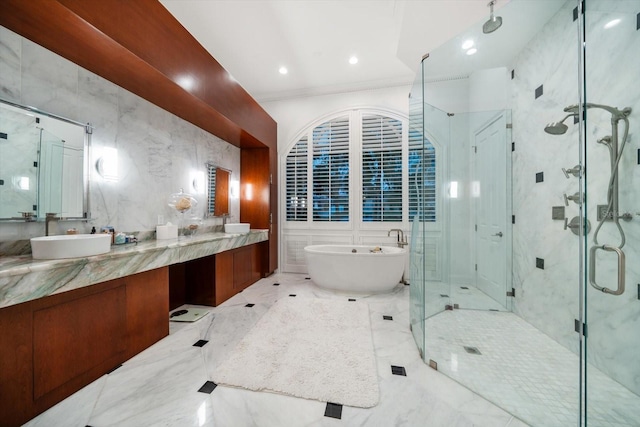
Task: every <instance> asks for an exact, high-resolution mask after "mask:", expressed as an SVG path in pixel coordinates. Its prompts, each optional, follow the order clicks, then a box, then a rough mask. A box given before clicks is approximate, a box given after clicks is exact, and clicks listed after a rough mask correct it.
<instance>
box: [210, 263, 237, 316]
mask: <svg viewBox="0 0 640 427" xmlns="http://www.w3.org/2000/svg"><path fill="white" fill-rule="evenodd" d="M233 252H234V251H226V252H220V253H219V254H216V301H215V305H220V304H222V303H223V302H225V301H226V300H228V299H229V298H231V297H232V296H234V295H235V294H236V292H237V291H236V290H235V289H234V287H233V282H234V263H233Z"/></svg>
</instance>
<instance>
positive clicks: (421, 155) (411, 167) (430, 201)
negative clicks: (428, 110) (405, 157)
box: [407, 126, 436, 222]
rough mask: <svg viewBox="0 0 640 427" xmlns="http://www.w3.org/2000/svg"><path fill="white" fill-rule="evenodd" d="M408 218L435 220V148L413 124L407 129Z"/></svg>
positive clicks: (426, 220)
mask: <svg viewBox="0 0 640 427" xmlns="http://www.w3.org/2000/svg"><path fill="white" fill-rule="evenodd" d="M407 166H408V167H407V170H408V174H409V220H410V221H413V220H414V218H415V217H416V215H417V216H418V221H421V222H435V221H436V150H435V149H434V147H433V145H432V144H431V142H430V141H429V140H428V139H427V138H426V137H425V138H423V135H422V132H421V131H420V130H417V129H416V128H415V127H414V126H410V130H409V164H408V165H407Z"/></svg>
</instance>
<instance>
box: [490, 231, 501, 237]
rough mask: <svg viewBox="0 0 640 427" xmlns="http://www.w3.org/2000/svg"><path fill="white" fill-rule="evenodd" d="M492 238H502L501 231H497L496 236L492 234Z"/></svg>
mask: <svg viewBox="0 0 640 427" xmlns="http://www.w3.org/2000/svg"><path fill="white" fill-rule="evenodd" d="M492 236H498V237H502V231H498V232H497V233H496V234H492Z"/></svg>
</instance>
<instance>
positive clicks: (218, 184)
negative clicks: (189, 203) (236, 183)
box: [205, 162, 231, 218]
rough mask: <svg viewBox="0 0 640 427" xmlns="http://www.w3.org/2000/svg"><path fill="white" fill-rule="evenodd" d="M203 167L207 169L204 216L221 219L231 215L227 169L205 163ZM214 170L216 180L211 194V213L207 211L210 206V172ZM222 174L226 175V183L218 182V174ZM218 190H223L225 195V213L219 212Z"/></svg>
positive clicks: (229, 173)
mask: <svg viewBox="0 0 640 427" xmlns="http://www.w3.org/2000/svg"><path fill="white" fill-rule="evenodd" d="M205 166H206V168H207V176H208V180H207V209H206V212H205V216H206V217H208V218H223V217H228V216H230V215H231V212H230V206H229V198H230V197H229V187H230V185H231V171H230V170H229V169H226V168H223V167H220V166H217V165H216V164H215V163H212V162H207V163H205ZM212 169H213V170H215V174H216V179H215V193H214V194H213V196H214V210H213V212H211V211H209V208H210V206H211V183H212V179H211V170H212ZM221 172H223V173H224V174H226V177H227V182H226V183H224V185H223V183H221V182H220V180H219V179H218V177H219V174H220V173H221ZM218 190H223V192H224V194H226V203H225V205H226V208H227V212H220V204H219V203H218V202H219V197H221V196H220V195H219V194H218Z"/></svg>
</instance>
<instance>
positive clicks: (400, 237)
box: [387, 228, 408, 248]
mask: <svg viewBox="0 0 640 427" xmlns="http://www.w3.org/2000/svg"><path fill="white" fill-rule="evenodd" d="M394 231H395V232H396V233H397V234H398V239H397V241H398V247H399V248H404V247H405V246H407V245H408V243H407V238H406V237H405V236H404V232H403V231H402V230H400V229H399V228H392V229H391V230H389V232H388V233H387V236H391V233H392V232H394Z"/></svg>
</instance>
